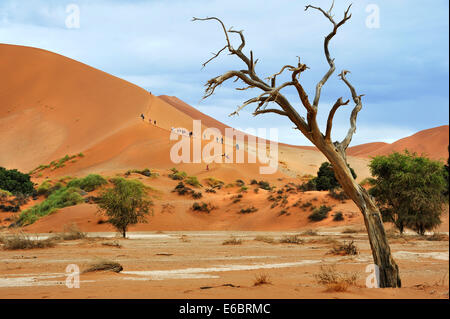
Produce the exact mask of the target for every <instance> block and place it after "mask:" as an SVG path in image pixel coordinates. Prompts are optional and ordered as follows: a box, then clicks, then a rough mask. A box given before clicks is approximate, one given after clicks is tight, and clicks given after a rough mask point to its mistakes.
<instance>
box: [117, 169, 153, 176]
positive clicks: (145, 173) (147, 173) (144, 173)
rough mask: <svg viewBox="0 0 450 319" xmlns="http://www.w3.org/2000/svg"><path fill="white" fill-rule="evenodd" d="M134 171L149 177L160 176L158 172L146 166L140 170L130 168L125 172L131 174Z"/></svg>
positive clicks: (127, 174)
mask: <svg viewBox="0 0 450 319" xmlns="http://www.w3.org/2000/svg"><path fill="white" fill-rule="evenodd" d="M132 173H135V174H140V175H144V176H147V177H156V176H158V173H152V171H151V170H150V169H148V168H144V169H142V170H139V169H133V170H128V171H127V172H126V173H125V175H126V176H129V175H131V174H132Z"/></svg>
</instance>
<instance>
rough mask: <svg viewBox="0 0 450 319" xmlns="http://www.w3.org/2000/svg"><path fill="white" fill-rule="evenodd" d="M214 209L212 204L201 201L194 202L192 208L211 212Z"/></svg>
mask: <svg viewBox="0 0 450 319" xmlns="http://www.w3.org/2000/svg"><path fill="white" fill-rule="evenodd" d="M213 209H214V208H213V206H212V205H211V204H207V203H204V202H201V203H197V202H195V203H194V204H192V210H194V211H199V212H205V213H208V214H209V213H210V212H211V210H213Z"/></svg>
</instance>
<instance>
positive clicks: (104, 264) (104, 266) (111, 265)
mask: <svg viewBox="0 0 450 319" xmlns="http://www.w3.org/2000/svg"><path fill="white" fill-rule="evenodd" d="M122 270H123V267H122V265H121V264H119V263H116V262H114V261H109V260H101V261H98V262H96V263H93V264H91V265H90V266H89V267H88V268H87V269H85V270H84V271H83V273H88V272H95V271H113V272H117V273H119V272H121V271H122Z"/></svg>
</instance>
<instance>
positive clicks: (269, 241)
mask: <svg viewBox="0 0 450 319" xmlns="http://www.w3.org/2000/svg"><path fill="white" fill-rule="evenodd" d="M254 240H256V241H262V242H264V243H267V244H273V243H275V239H274V238H273V237H269V236H261V235H258V236H256V237H255V239H254Z"/></svg>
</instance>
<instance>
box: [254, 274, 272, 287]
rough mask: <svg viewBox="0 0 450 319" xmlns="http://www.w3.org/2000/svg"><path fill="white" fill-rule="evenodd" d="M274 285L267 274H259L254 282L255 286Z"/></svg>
mask: <svg viewBox="0 0 450 319" xmlns="http://www.w3.org/2000/svg"><path fill="white" fill-rule="evenodd" d="M270 284H272V283H271V281H270V277H269V275H267V274H259V275H257V276H256V277H255V280H253V286H261V285H270Z"/></svg>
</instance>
